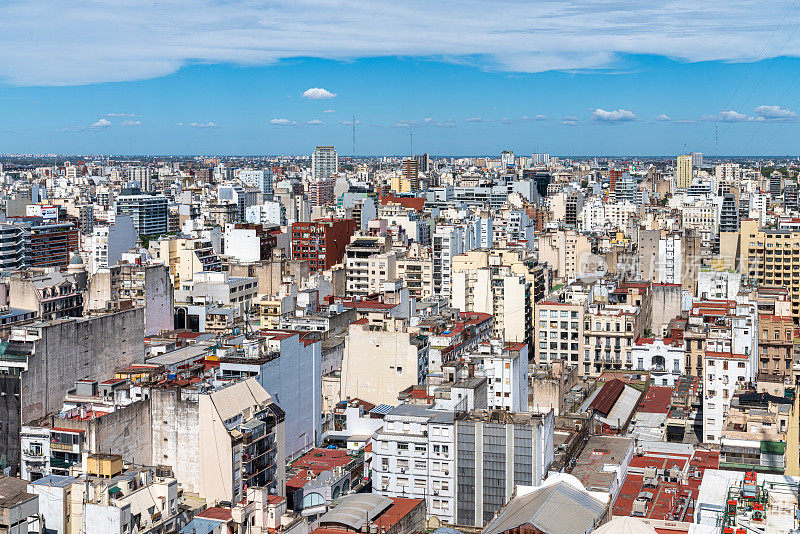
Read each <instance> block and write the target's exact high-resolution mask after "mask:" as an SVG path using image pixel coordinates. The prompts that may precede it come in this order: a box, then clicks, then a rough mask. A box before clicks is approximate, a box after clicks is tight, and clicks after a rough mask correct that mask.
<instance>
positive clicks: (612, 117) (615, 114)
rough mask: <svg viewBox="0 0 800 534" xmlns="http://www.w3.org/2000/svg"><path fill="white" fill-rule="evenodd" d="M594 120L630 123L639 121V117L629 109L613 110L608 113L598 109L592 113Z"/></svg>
mask: <svg viewBox="0 0 800 534" xmlns="http://www.w3.org/2000/svg"><path fill="white" fill-rule="evenodd" d="M592 119H594V120H595V121H597V122H630V121H635V120H638V117H636V115H635V114H634V113H633V111H630V110H628V109H622V108H620V109H612V110H610V111H606V110H604V109H601V108H597V109H595V110H594V111H592Z"/></svg>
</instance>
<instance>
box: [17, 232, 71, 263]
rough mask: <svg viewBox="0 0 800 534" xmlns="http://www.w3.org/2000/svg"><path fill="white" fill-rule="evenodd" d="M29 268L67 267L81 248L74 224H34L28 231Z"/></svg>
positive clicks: (27, 259)
mask: <svg viewBox="0 0 800 534" xmlns="http://www.w3.org/2000/svg"><path fill="white" fill-rule="evenodd" d="M26 242H27V250H26V266H27V267H65V266H66V265H67V264H68V263H69V260H70V258H71V257H72V254H73V252H75V251H76V250H78V247H79V246H80V239H79V232H78V229H77V228H75V226H74V225H73V224H72V223H52V224H43V223H35V224H32V225H31V226H30V227H29V228H28V230H27V237H26Z"/></svg>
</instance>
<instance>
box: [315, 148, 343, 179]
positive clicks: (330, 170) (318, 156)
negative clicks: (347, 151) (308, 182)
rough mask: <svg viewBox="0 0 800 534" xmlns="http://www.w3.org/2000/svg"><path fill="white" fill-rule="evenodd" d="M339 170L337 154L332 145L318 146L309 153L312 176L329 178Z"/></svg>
mask: <svg viewBox="0 0 800 534" xmlns="http://www.w3.org/2000/svg"><path fill="white" fill-rule="evenodd" d="M337 172H339V155H338V154H337V153H336V150H335V149H334V148H333V147H332V146H318V147H316V148H315V149H314V152H313V154H311V175H312V177H313V178H330V177H331V176H333V175H335V174H336V173H337Z"/></svg>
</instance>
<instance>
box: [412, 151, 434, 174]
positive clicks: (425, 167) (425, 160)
mask: <svg viewBox="0 0 800 534" xmlns="http://www.w3.org/2000/svg"><path fill="white" fill-rule="evenodd" d="M414 159H416V160H417V164H418V165H419V172H429V171H430V170H431V157H430V156H429V155H428V154H420V155H418V156H414Z"/></svg>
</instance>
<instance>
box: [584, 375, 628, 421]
mask: <svg viewBox="0 0 800 534" xmlns="http://www.w3.org/2000/svg"><path fill="white" fill-rule="evenodd" d="M623 389H625V383H624V382H623V381H622V380H619V379H617V378H615V379H614V380H611V381H610V382H606V383H605V385H604V386H603V388H602V389H601V390H600V393H598V394H597V396H596V397H595V398H594V400H593V401H592V404H591V405H590V406H591V407H592V408H594V409H595V410H596V411H598V412H600V413H602V414H603V415H608V413H609V412H610V411H611V408H613V407H614V403H615V402H617V398H618V397H619V395H620V393H622V390H623Z"/></svg>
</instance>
